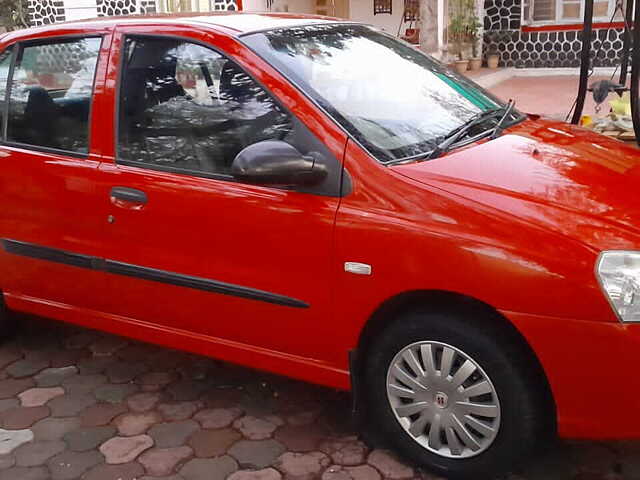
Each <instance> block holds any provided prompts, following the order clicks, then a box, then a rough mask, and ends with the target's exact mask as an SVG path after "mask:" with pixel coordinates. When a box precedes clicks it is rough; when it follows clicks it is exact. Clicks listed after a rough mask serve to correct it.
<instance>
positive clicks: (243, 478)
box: [227, 468, 282, 480]
mask: <svg viewBox="0 0 640 480" xmlns="http://www.w3.org/2000/svg"><path fill="white" fill-rule="evenodd" d="M281 478H282V474H281V473H280V472H278V471H277V470H275V469H273V468H264V469H262V470H239V471H237V472H234V473H232V474H231V475H230V476H229V477H228V478H227V480H280V479H281Z"/></svg>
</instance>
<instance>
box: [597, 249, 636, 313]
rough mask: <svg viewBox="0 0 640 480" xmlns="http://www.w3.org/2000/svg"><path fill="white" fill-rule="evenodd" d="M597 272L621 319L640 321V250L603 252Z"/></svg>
mask: <svg viewBox="0 0 640 480" xmlns="http://www.w3.org/2000/svg"><path fill="white" fill-rule="evenodd" d="M596 272H597V274H598V279H599V280H600V285H602V288H603V290H604V293H605V294H606V295H607V297H608V298H609V302H611V305H612V306H613V309H614V310H615V311H616V313H617V314H618V317H620V320H622V321H623V322H640V252H624V251H610V252H602V253H601V254H600V258H599V259H598V265H597V267H596Z"/></svg>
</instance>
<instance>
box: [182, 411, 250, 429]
mask: <svg viewBox="0 0 640 480" xmlns="http://www.w3.org/2000/svg"><path fill="white" fill-rule="evenodd" d="M242 413H243V411H242V409H241V408H237V407H230V408H210V409H207V410H201V411H199V412H198V413H196V414H195V415H194V417H193V419H194V420H196V421H198V422H199V423H200V425H201V426H202V428H225V427H228V426H230V425H231V424H232V423H233V422H234V421H235V420H236V419H237V418H239V417H241V416H242Z"/></svg>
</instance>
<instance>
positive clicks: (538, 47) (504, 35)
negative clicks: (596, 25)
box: [483, 0, 623, 68]
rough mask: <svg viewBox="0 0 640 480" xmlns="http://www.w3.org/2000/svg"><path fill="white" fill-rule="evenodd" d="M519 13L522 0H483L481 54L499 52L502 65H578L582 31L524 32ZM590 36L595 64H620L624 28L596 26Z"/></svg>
mask: <svg viewBox="0 0 640 480" xmlns="http://www.w3.org/2000/svg"><path fill="white" fill-rule="evenodd" d="M521 15H522V14H521V0H485V8H484V30H485V35H484V45H483V50H484V53H487V52H488V51H496V52H497V53H498V54H499V55H500V65H501V66H504V67H516V68H536V67H540V68H544V67H578V66H579V65H580V51H581V49H582V31H580V30H567V31H544V32H523V31H522V30H521ZM496 33H498V34H499V38H496V36H497V35H496ZM591 39H592V45H591V55H592V57H596V58H595V61H594V65H595V66H597V67H615V66H616V65H618V64H619V63H620V56H621V54H622V45H623V29H620V28H618V29H610V30H609V29H597V30H594V31H593V32H592V37H591Z"/></svg>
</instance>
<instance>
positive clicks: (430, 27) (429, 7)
mask: <svg viewBox="0 0 640 480" xmlns="http://www.w3.org/2000/svg"><path fill="white" fill-rule="evenodd" d="M440 1H442V0H421V1H420V48H421V49H422V50H423V51H425V52H427V53H432V54H436V55H437V54H438V53H439V51H438V41H439V37H438V3H439V2H440Z"/></svg>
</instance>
